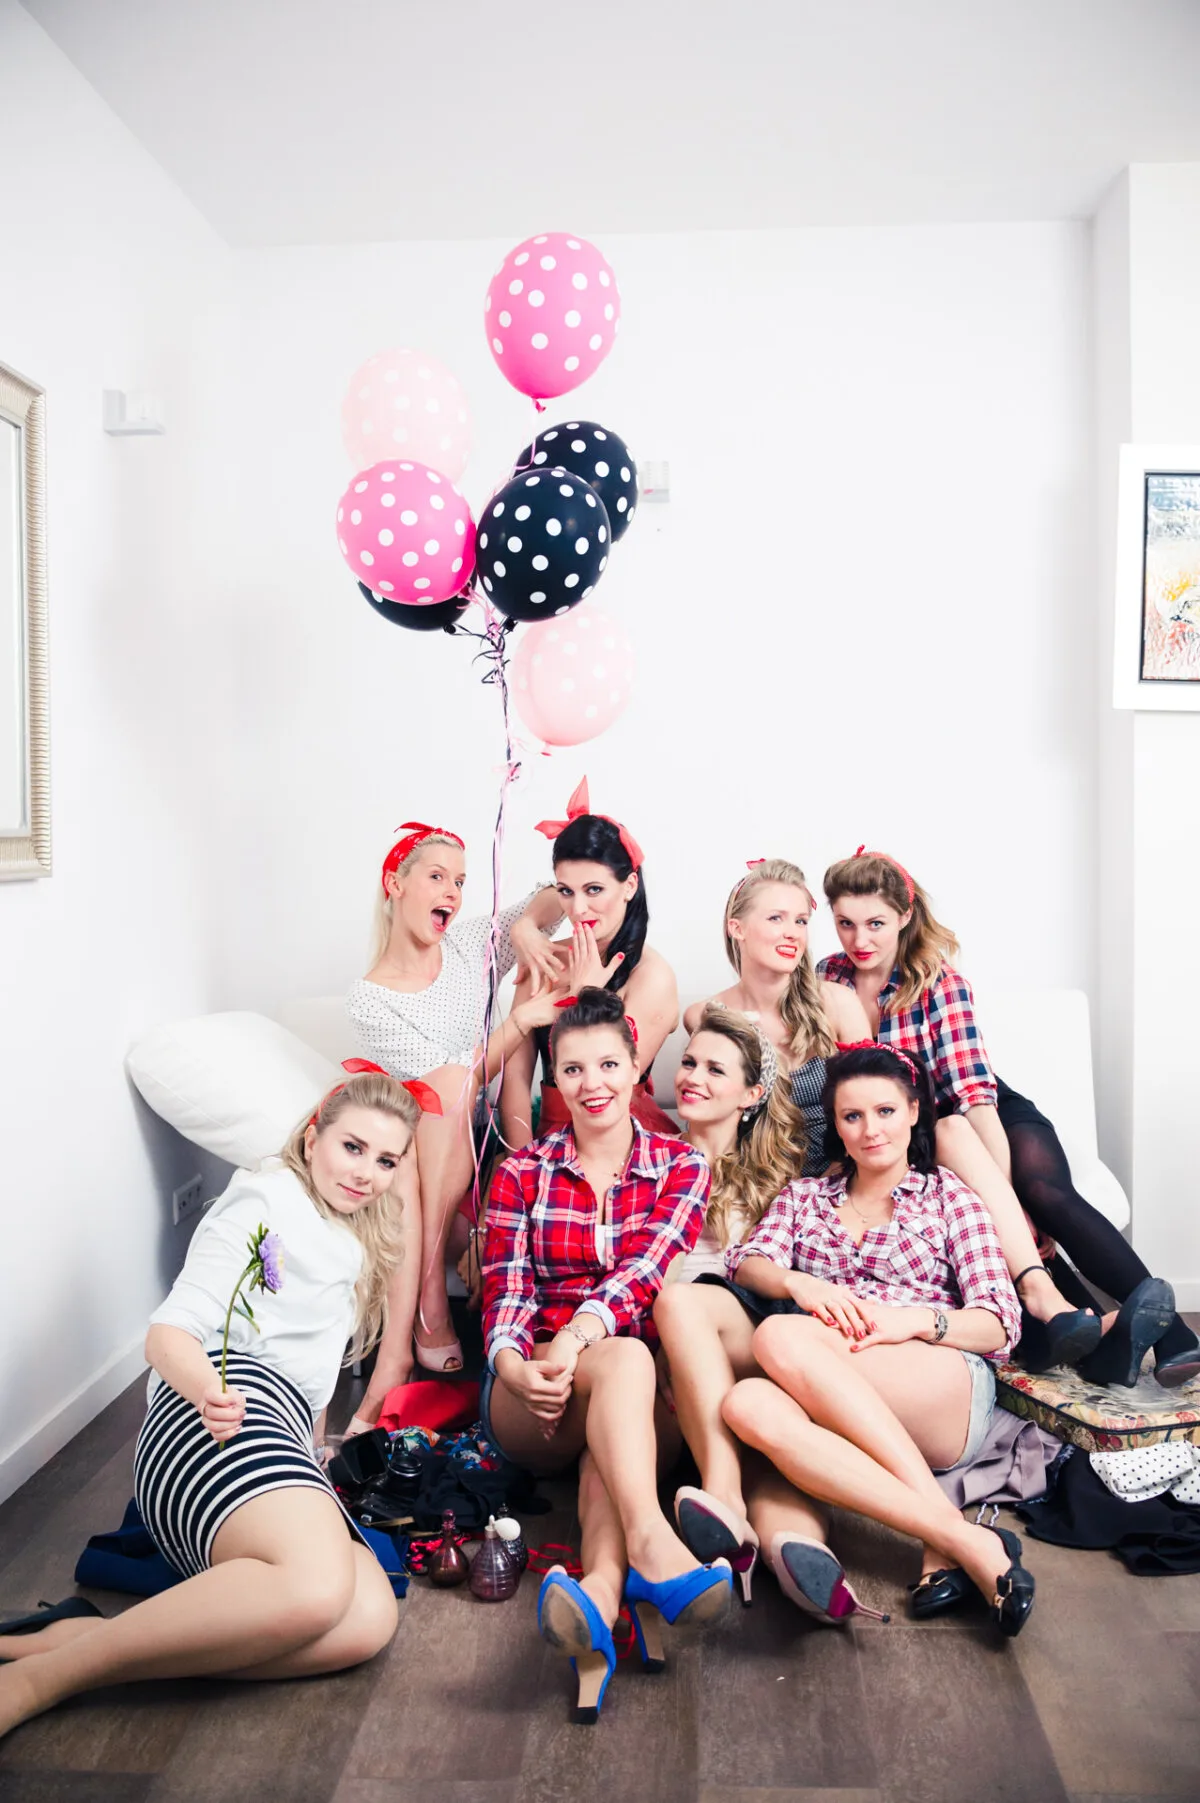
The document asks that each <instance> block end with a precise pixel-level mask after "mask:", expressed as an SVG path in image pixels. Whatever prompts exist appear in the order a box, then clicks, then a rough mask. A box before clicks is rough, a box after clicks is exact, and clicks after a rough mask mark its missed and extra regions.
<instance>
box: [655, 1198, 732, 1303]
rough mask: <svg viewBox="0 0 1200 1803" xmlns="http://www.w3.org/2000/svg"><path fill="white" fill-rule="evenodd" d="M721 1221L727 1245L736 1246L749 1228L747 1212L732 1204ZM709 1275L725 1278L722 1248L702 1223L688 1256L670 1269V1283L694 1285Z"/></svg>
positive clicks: (684, 1256) (723, 1248)
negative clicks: (723, 1225) (698, 1236)
mask: <svg viewBox="0 0 1200 1803" xmlns="http://www.w3.org/2000/svg"><path fill="white" fill-rule="evenodd" d="M725 1220H726V1223H727V1225H728V1228H729V1241H728V1243H729V1244H730V1245H731V1246H732V1245H740V1244H741V1242H742V1241H743V1240H744V1239H745V1237H746V1234H747V1233H748V1232H749V1228H750V1218H749V1215H748V1214H747V1211H746V1210H745V1209H744V1208H743V1207H741V1205H740V1204H739V1203H736V1202H735V1203H732V1204H731V1205H730V1207H729V1208H728V1209H726V1211H725ZM709 1272H712V1273H713V1275H714V1276H716V1277H724V1275H725V1247H724V1246H723V1245H722V1244H721V1241H720V1240H719V1239H718V1238H717V1236H716V1234H715V1233H714V1232H713V1230H712V1228H711V1227H710V1226H709V1225H708V1223H707V1222H705V1224H704V1226H703V1227H702V1228H701V1230H700V1238H699V1239H698V1240H697V1241H696V1244H695V1245H694V1246H693V1247H692V1249H691V1251H690V1252H685V1253H684V1255H683V1257H682V1258H680V1259H677V1260H676V1262H675V1265H674V1267H673V1268H672V1273H671V1276H672V1280H673V1281H674V1282H676V1283H695V1281H696V1279H697V1277H703V1276H706V1275H707V1274H708V1273H709Z"/></svg>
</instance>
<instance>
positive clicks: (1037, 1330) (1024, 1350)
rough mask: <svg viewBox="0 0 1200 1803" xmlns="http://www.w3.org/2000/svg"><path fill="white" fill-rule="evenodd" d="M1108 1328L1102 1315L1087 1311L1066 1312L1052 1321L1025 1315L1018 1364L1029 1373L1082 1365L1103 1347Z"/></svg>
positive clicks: (1080, 1309)
mask: <svg viewBox="0 0 1200 1803" xmlns="http://www.w3.org/2000/svg"><path fill="white" fill-rule="evenodd" d="M1103 1332H1104V1328H1103V1326H1102V1325H1101V1321H1100V1317H1099V1315H1093V1314H1091V1313H1089V1311H1088V1310H1087V1309H1086V1308H1070V1309H1064V1310H1063V1312H1062V1314H1061V1315H1053V1316H1052V1317H1051V1318H1050V1320H1049V1321H1037V1320H1035V1319H1034V1317H1033V1316H1032V1315H1030V1314H1028V1313H1025V1314H1023V1315H1022V1321H1021V1343H1020V1345H1019V1347H1018V1348H1017V1358H1018V1361H1019V1362H1020V1363H1021V1364H1022V1365H1024V1367H1025V1369H1026V1371H1033V1372H1035V1373H1036V1372H1039V1371H1049V1370H1050V1368H1051V1366H1052V1365H1078V1363H1079V1361H1080V1360H1081V1359H1083V1358H1086V1357H1087V1355H1088V1353H1089V1352H1094V1351H1095V1349H1096V1347H1097V1346H1098V1345H1099V1344H1100V1339H1101V1336H1102V1334H1103Z"/></svg>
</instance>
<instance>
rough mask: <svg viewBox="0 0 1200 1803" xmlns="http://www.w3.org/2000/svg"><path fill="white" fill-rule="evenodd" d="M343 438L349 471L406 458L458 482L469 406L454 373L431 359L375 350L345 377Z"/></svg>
mask: <svg viewBox="0 0 1200 1803" xmlns="http://www.w3.org/2000/svg"><path fill="white" fill-rule="evenodd" d="M342 438H343V440H344V442H345V446H346V452H347V455H348V456H349V458H350V467H351V469H356V470H359V469H365V468H366V467H367V465H368V464H369V463H374V462H376V460H377V459H378V458H380V457H406V458H411V460H412V461H413V462H414V463H425V464H428V465H429V467H430V468H431V469H435V470H440V471H441V472H442V474H443V475H444V476H449V478H450V480H451V481H452V482H457V481H458V479H459V477H460V476H461V475H462V473H463V470H464V469H465V468H466V466H467V458H468V457H469V456H470V454H471V410H470V408H469V407H468V406H467V397H466V394H465V393H464V392H463V388H462V384H461V383H460V382H459V379H458V377H457V376H454V375H451V373H450V371H449V370H448V369H447V368H446V367H445V365H444V364H441V363H439V362H438V360H437V358H436V357H428V356H426V354H425V352H424V351H410V350H401V351H380V352H379V354H378V356H375V357H368V359H367V361H366V362H365V363H364V364H363V365H362V368H361V369H356V370H355V372H354V374H353V375H352V376H351V378H350V385H349V387H348V388H347V390H346V398H345V400H344V401H343V402H342Z"/></svg>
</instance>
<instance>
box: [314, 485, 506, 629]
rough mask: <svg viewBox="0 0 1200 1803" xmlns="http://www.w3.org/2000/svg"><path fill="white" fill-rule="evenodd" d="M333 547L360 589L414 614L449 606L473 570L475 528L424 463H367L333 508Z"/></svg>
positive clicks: (451, 488) (461, 503)
mask: <svg viewBox="0 0 1200 1803" xmlns="http://www.w3.org/2000/svg"><path fill="white" fill-rule="evenodd" d="M337 534H338V544H339V545H340V546H341V552H342V556H343V557H344V558H345V559H346V562H347V563H348V564H349V566H350V568H351V570H353V572H354V574H355V575H356V576H357V577H358V579H359V581H360V582H365V583H366V584H367V587H368V588H370V589H373V590H374V591H375V593H376V594H378V595H382V596H385V597H386V598H387V599H388V600H390V601H407V602H410V603H412V604H413V605H414V606H416V607H420V606H421V605H422V603H429V602H432V601H448V600H449V599H450V597H451V595H457V594H458V593H459V591H460V590H461V589H463V588H465V587H466V585H467V583H468V582H469V581H470V580H471V577H472V575H473V573H474V570H475V522H474V520H473V519H472V518H471V510H470V508H469V507H468V506H467V503H466V501H465V500H464V499H463V496H462V494H461V492H460V490H459V489H458V488H456V487H455V485H454V483H453V482H451V481H450V480H449V478H448V477H446V476H443V475H442V474H441V472H440V471H439V470H432V469H429V468H428V466H427V465H426V464H424V463H410V462H408V460H407V459H406V460H405V461H404V462H403V463H373V464H372V465H371V467H370V469H365V470H360V471H359V472H358V474H357V476H355V477H354V478H353V479H352V480H351V483H350V486H349V488H348V489H347V490H346V492H345V494H344V495H343V496H342V498H341V500H340V501H339V502H338V510H337Z"/></svg>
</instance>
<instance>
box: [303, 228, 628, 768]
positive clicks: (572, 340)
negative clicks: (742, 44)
mask: <svg viewBox="0 0 1200 1803" xmlns="http://www.w3.org/2000/svg"><path fill="white" fill-rule="evenodd" d="M620 324H621V297H620V293H619V291H618V289H617V282H616V277H615V276H614V275H613V272H612V270H611V269H610V267H609V265H608V263H607V262H606V261H605V259H604V257H603V256H602V254H601V253H600V251H599V250H597V248H596V246H595V245H594V244H589V243H588V241H587V240H586V239H585V238H573V237H571V236H569V235H568V234H567V233H563V232H542V233H539V234H538V236H536V237H533V238H527V239H526V240H525V241H524V242H523V243H521V244H518V245H517V246H516V247H515V249H514V250H512V251H510V252H509V254H508V256H507V257H505V259H504V261H503V263H502V264H501V266H500V268H499V269H498V270H497V271H496V274H495V275H494V277H493V278H492V282H491V286H490V287H489V289H488V293H487V300H486V302H485V305H484V326H485V329H486V332H487V336H488V344H489V346H490V349H491V352H492V356H493V358H494V359H495V362H496V367H497V368H498V369H499V370H500V372H501V374H502V375H503V376H504V377H505V378H506V380H507V381H509V382H510V383H511V384H512V386H513V387H514V388H516V389H517V390H518V391H519V392H520V393H521V394H525V395H528V396H529V397H530V398H531V399H532V400H533V401H534V403H535V405H536V407H537V408H538V410H539V412H541V411H544V407H543V402H544V401H546V400H548V399H551V398H553V397H556V396H558V395H563V394H567V393H569V392H570V391H571V390H572V389H574V388H576V387H578V386H579V384H580V383H581V382H584V381H586V380H587V378H588V377H589V376H590V375H592V374H593V373H594V372H595V370H596V369H597V368H598V367H599V365H600V364H601V362H603V360H604V358H605V357H606V356H607V355H608V353H609V351H610V350H611V349H612V347H613V344H614V342H615V340H616V335H617V332H618V330H619V329H620ZM342 435H343V438H344V440H345V444H346V449H347V452H348V453H349V456H350V460H351V463H352V465H353V466H354V468H355V471H356V473H355V475H354V476H353V477H352V478H351V480H350V482H349V484H348V486H347V488H346V491H345V493H344V494H343V495H342V497H341V500H340V501H339V502H338V508H337V534H338V544H339V546H340V548H341V552H342V556H343V557H344V558H345V560H346V562H347V564H348V565H349V567H350V569H351V570H352V571H353V572H354V575H355V577H356V578H357V580H358V586H359V588H360V590H361V591H362V593H363V595H364V597H365V598H366V600H367V601H368V603H369V605H370V606H371V608H372V609H373V610H374V612H375V613H376V614H378V615H379V616H380V617H381V618H383V619H386V620H388V621H390V622H391V623H392V624H394V625H398V626H404V627H407V628H408V629H410V630H413V631H418V632H427V631H434V630H437V629H439V628H441V629H443V630H445V631H447V632H450V633H453V632H455V630H456V623H457V622H459V621H460V620H461V617H462V615H463V614H464V613H465V611H466V609H467V607H468V606H469V605H470V604H471V602H472V601H475V602H477V603H478V604H479V605H480V606H481V607H482V608H483V612H484V617H485V620H488V619H494V618H495V617H496V616H499V617H500V618H502V619H503V620H505V621H506V622H508V624H509V626H510V627H511V626H512V625H513V624H515V623H528V625H529V630H528V631H527V632H526V633H524V634H523V635H522V637H521V640H520V643H519V645H518V648H517V652H516V657H515V659H514V664H513V699H514V702H515V704H516V707H517V710H518V712H519V713H520V715H521V717H522V719H523V720H524V722H525V724H526V725H527V726H528V727H529V728H530V730H531V731H532V732H534V733H535V734H536V735H537V736H538V737H539V738H540V739H542V740H543V742H544V743H545V744H547V745H578V744H582V743H583V742H584V741H585V740H587V739H591V738H594V737H596V735H597V734H598V733H601V732H603V731H605V730H606V729H607V728H608V727H609V726H610V725H611V724H612V722H613V721H614V720H615V719H616V718H617V716H618V715H619V714H620V713H621V711H622V710H623V708H624V707H625V705H626V703H627V701H628V699H629V695H630V691H631V688H632V682H633V671H634V663H633V652H632V649H631V647H630V644H629V640H628V638H627V637H626V635H625V633H624V632H623V630H622V629H621V628H620V627H619V626H618V625H617V624H616V623H615V622H614V621H612V620H611V619H609V618H608V617H607V616H606V615H604V614H602V613H600V612H599V610H598V609H596V608H595V607H583V606H582V603H584V602H586V601H588V600H589V598H590V596H591V595H592V593H593V591H594V589H595V587H596V584H597V583H598V582H599V580H600V578H601V576H602V575H603V573H604V571H605V569H606V567H607V565H608V560H609V557H610V556H611V554H612V548H613V546H614V544H615V543H616V542H617V541H618V540H619V539H621V538H622V537H623V536H624V534H625V533H626V532H627V531H628V529H629V526H630V524H631V523H632V521H633V517H634V514H635V512H636V510H637V497H638V484H637V465H636V464H635V463H634V460H633V458H632V456H631V455H630V452H629V448H628V446H627V445H626V444H625V441H624V440H623V439H622V438H621V437H620V436H619V435H618V434H617V433H616V432H614V431H613V430H612V429H611V427H607V426H601V425H599V424H597V423H596V421H594V420H580V419H574V420H565V421H561V422H559V423H557V424H555V425H551V426H549V427H548V428H547V429H546V430H545V431H539V432H538V433H537V434H536V435H535V437H534V438H533V439H532V440H531V441H530V443H529V444H527V445H526V446H525V447H524V449H523V450H522V451H521V452H520V453H519V454H518V456H517V458H516V459H515V461H514V463H513V465H512V469H511V472H510V473H509V475H508V476H507V477H506V479H505V480H504V482H503V483H502V484H501V486H500V487H499V488H498V489H497V490H496V492H495V493H494V494H493V495H492V497H491V499H490V500H489V501H488V503H487V505H486V506H485V508H484V510H483V512H482V514H481V515H480V517H479V520H478V523H476V521H475V519H474V518H473V517H472V514H471V509H470V506H469V505H468V503H467V500H466V498H465V496H464V495H463V493H462V490H461V489H460V488H459V487H458V481H459V479H460V478H461V476H462V473H463V470H464V468H465V467H466V463H467V459H468V457H469V455H470V450H471V436H472V434H471V415H470V409H469V407H468V405H467V401H466V396H465V395H464V393H463V390H462V388H461V386H460V384H459V382H458V380H457V378H456V377H455V376H453V375H452V374H451V373H450V371H449V370H448V369H445V368H444V367H443V366H442V365H441V364H440V363H439V362H438V361H437V360H436V358H433V357H429V356H427V355H425V354H424V353H423V352H419V351H414V350H396V351H382V352H380V353H379V354H378V355H377V356H374V357H371V358H369V359H368V361H367V362H366V363H364V364H363V365H362V367H361V368H360V369H358V370H356V371H355V374H354V375H353V377H352V378H351V380H350V385H349V388H348V390H347V392H346V397H345V400H344V402H343V405H342ZM568 613H570V614H571V619H570V620H569V621H567V620H564V619H563V617H562V616H564V615H566V614H568Z"/></svg>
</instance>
